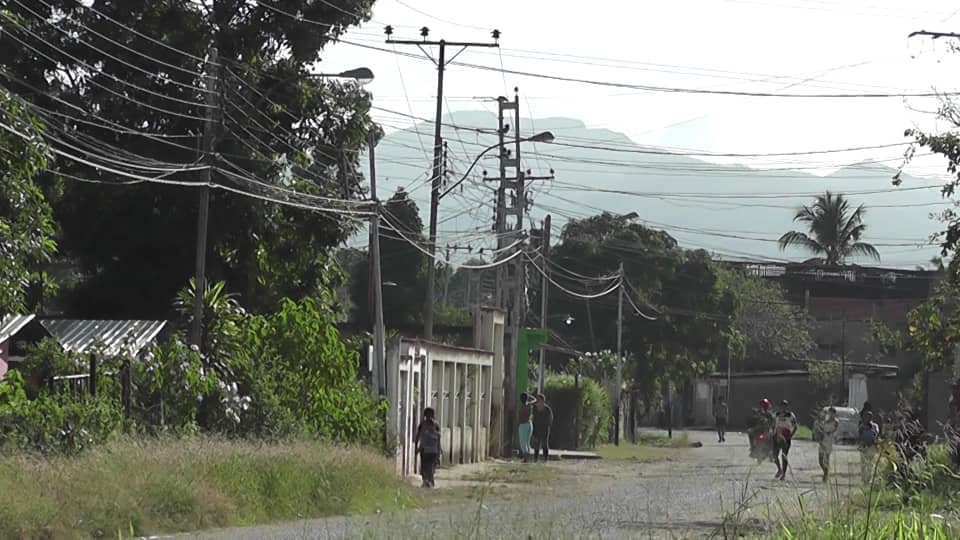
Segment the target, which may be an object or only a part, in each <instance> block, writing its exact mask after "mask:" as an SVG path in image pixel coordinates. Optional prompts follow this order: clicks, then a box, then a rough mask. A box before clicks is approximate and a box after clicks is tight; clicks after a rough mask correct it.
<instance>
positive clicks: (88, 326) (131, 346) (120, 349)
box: [40, 319, 167, 356]
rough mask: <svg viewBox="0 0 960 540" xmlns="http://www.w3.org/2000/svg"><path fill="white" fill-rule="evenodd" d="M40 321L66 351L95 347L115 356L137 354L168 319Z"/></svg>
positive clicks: (83, 350) (88, 349) (80, 351)
mask: <svg viewBox="0 0 960 540" xmlns="http://www.w3.org/2000/svg"><path fill="white" fill-rule="evenodd" d="M40 324H42V325H43V327H44V328H46V329H47V331H48V332H50V334H51V335H53V337H55V338H56V339H57V341H58V342H60V346H61V347H63V348H64V350H66V351H70V352H76V353H81V354H83V353H87V352H93V351H94V350H96V351H98V352H102V353H103V354H105V355H108V356H114V355H119V354H122V353H127V354H130V355H135V354H137V353H139V352H140V351H141V350H143V348H144V347H146V346H147V345H149V344H150V342H151V341H153V339H154V338H156V337H157V334H159V333H160V331H161V330H163V327H164V326H166V324H167V322H166V321H103V320H74V319H46V320H41V321H40Z"/></svg>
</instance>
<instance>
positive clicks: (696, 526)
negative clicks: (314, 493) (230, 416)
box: [187, 433, 859, 540]
mask: <svg viewBox="0 0 960 540" xmlns="http://www.w3.org/2000/svg"><path fill="white" fill-rule="evenodd" d="M691 438H692V439H693V440H698V441H700V442H702V443H703V447H702V448H695V449H685V450H676V451H675V452H674V454H675V455H673V456H672V459H671V460H670V461H663V462H656V463H628V462H612V461H595V462H573V463H559V464H555V465H551V466H552V467H557V468H558V471H557V473H558V475H559V477H558V479H557V480H556V482H554V484H555V485H554V486H552V488H551V487H544V486H540V487H536V489H534V490H532V491H526V492H520V493H521V494H520V495H519V496H513V497H510V498H509V499H508V500H498V496H497V495H491V496H488V497H486V498H484V499H483V500H482V501H474V502H469V503H463V504H457V505H456V506H454V507H452V508H444V509H435V510H426V511H419V512H409V513H405V514H400V515H380V516H372V517H351V518H328V519H320V520H308V521H301V522H296V523H287V524H282V525H275V526H269V527H256V528H246V529H231V530H223V531H212V532H206V533H202V534H196V535H187V537H194V538H203V539H209V540H221V539H223V540H226V539H244V540H245V539H255V538H256V539H259V538H276V539H284V540H286V539H289V540H294V539H321V538H323V539H326V538H444V539H446V538H584V537H588V538H703V537H709V536H711V535H714V536H716V535H718V533H719V534H720V537H723V534H722V531H723V527H724V524H725V522H726V523H727V524H728V526H729V523H730V522H731V519H730V517H731V516H732V515H735V514H736V515H737V516H738V519H737V520H736V521H737V522H740V523H744V522H752V523H755V524H757V525H759V526H761V527H762V525H761V524H762V523H770V522H772V521H776V520H777V519H778V518H779V517H781V516H783V515H784V514H785V513H791V514H792V513H796V512H799V511H800V505H801V504H803V505H804V508H806V509H807V510H809V509H810V508H812V507H817V506H819V505H823V504H828V503H829V501H830V500H836V496H837V493H838V492H845V491H846V490H847V489H849V488H850V486H852V485H854V484H855V483H856V482H857V480H856V475H857V471H858V470H859V455H858V453H857V452H856V451H855V450H853V449H852V448H849V447H844V446H838V447H836V449H835V451H834V458H833V461H834V465H833V468H834V470H835V471H836V472H837V474H836V475H835V479H834V480H833V481H831V482H830V483H829V484H828V485H824V484H823V483H822V482H821V480H820V469H819V466H818V465H817V447H816V445H815V444H814V443H811V442H806V441H796V442H795V443H794V446H793V449H792V450H791V456H790V457H791V469H792V470H791V474H789V475H788V478H787V480H786V481H776V480H774V479H773V475H774V472H775V467H774V465H773V464H772V463H765V464H762V465H759V466H758V465H757V463H756V462H755V461H753V460H751V459H749V457H748V456H747V441H746V437H745V436H743V435H730V436H728V442H727V443H725V444H718V443H717V442H716V438H715V437H714V436H713V435H712V434H709V433H691ZM540 466H542V465H540ZM496 493H498V491H497V490H494V494H496ZM801 501H802V502H801ZM725 517H726V520H725Z"/></svg>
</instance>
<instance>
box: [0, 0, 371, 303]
mask: <svg viewBox="0 0 960 540" xmlns="http://www.w3.org/2000/svg"><path fill="white" fill-rule="evenodd" d="M372 4H373V1H372V0H349V1H341V2H338V3H337V5H333V4H331V3H329V2H313V1H306V0H294V1H288V2H283V6H282V8H272V7H270V6H268V5H267V4H265V3H257V2H246V1H243V0H218V1H217V2H213V3H211V2H178V1H172V0H158V1H144V0H131V1H125V2H96V3H93V4H92V5H91V4H87V3H84V2H76V1H75V0H45V1H43V2H8V3H6V4H5V6H4V8H3V10H2V12H0V17H2V18H3V29H4V30H3V32H2V33H0V49H2V50H4V51H5V54H4V55H2V57H0V72H3V75H4V77H3V78H4V85H5V86H6V87H7V88H9V89H10V90H11V91H12V92H14V93H15V94H17V95H20V96H23V97H24V98H25V99H26V101H28V102H29V103H30V109H31V112H33V113H34V114H36V115H38V116H39V117H40V118H41V119H42V120H43V121H44V122H45V124H46V125H47V130H46V139H47V142H48V143H49V144H50V145H51V146H53V147H55V148H56V149H57V150H58V151H60V152H61V156H60V158H59V159H58V160H57V162H56V163H55V164H54V168H55V169H56V172H57V173H59V174H60V175H61V176H62V177H63V178H65V179H67V181H66V182H65V184H64V186H65V187H64V190H63V196H62V197H61V198H60V199H59V200H57V201H56V202H55V215H56V218H57V220H58V222H59V223H60V225H61V234H60V244H61V248H62V252H63V254H65V255H66V256H68V257H70V258H71V259H72V260H73V261H75V265H76V268H77V270H78V272H79V273H80V274H81V275H82V276H83V279H82V280H81V281H80V283H79V285H78V286H77V287H76V289H75V290H73V291H71V294H70V296H69V300H70V302H69V309H70V310H71V311H74V312H76V313H78V314H82V315H83V316H102V317H128V316H137V317H157V316H164V315H166V314H168V310H169V306H170V300H171V298H173V297H174V295H175V293H176V291H177V290H178V289H179V288H181V287H182V286H184V285H185V284H186V282H187V279H188V278H189V277H190V276H191V275H192V273H193V268H194V252H195V240H194V239H195V230H196V226H197V218H196V215H197V202H196V201H197V191H196V190H194V189H190V188H189V187H184V186H182V185H176V186H169V185H161V184H159V183H158V182H159V181H161V180H162V181H174V182H181V183H182V182H199V181H201V180H202V179H203V178H202V172H201V170H200V167H198V165H200V164H202V163H207V164H212V165H213V166H214V167H215V170H214V172H213V177H212V181H213V182H214V183H216V184H218V185H219V186H224V188H221V189H216V190H213V192H212V194H211V204H210V208H211V210H210V232H209V242H208V245H209V246H210V249H209V259H208V274H209V277H210V279H211V280H220V279H223V280H225V281H226V282H227V283H228V284H229V286H230V289H231V290H234V291H237V292H238V293H239V294H240V296H241V297H242V298H243V301H244V305H246V306H248V307H249V308H250V309H252V310H254V311H264V310H267V309H271V308H272V307H273V306H274V305H276V303H277V302H278V301H279V299H280V298H282V297H287V296H290V297H294V298H297V297H301V296H304V295H308V294H311V293H313V292H315V291H316V290H317V288H319V287H321V286H322V285H323V282H324V280H325V279H326V274H327V272H328V270H329V267H330V260H329V259H328V258H327V256H326V252H327V251H328V249H329V248H330V247H331V246H334V245H337V244H339V243H341V242H342V241H343V240H344V239H345V238H346V237H347V236H348V235H349V234H351V233H352V232H353V231H354V230H355V224H354V221H352V220H350V219H343V216H339V215H333V214H331V213H329V212H316V211H313V212H311V211H306V210H304V209H303V208H301V207H302V206H320V205H318V204H317V201H318V200H320V199H317V198H316V197H320V196H322V197H329V198H338V199H344V198H346V199H349V198H356V197H357V195H358V194H359V193H360V187H359V184H358V182H356V178H357V177H358V175H359V169H358V156H359V154H358V150H359V149H360V148H362V146H363V145H364V144H365V141H366V134H367V130H368V128H369V125H370V119H369V115H368V111H369V106H370V98H369V95H368V94H367V93H366V92H364V91H363V90H362V89H360V88H359V87H358V86H357V85H355V84H352V83H345V84H341V83H336V82H330V81H325V80H322V79H321V78H319V77H312V76H310V75H309V68H310V67H311V66H312V65H313V64H315V63H316V62H317V61H319V60H320V56H321V53H322V51H323V48H324V47H325V46H326V45H327V44H328V43H330V41H331V40H332V39H334V38H336V37H337V36H340V35H342V34H343V33H344V32H346V30H347V28H349V27H350V26H353V25H356V24H358V23H360V22H362V21H364V20H367V19H368V18H369V14H370V8H371V6H372ZM210 45H215V46H216V47H217V50H218V57H217V59H216V60H213V59H212V58H209V56H208V53H209V47H210ZM207 118H212V125H213V126H214V131H215V132H217V133H219V136H217V137H215V138H214V140H213V148H214V151H213V152H212V153H210V154H204V153H201V152H198V149H199V148H200V143H201V138H202V136H203V134H204V131H205V128H204V122H205V119H207ZM89 163H96V164H97V165H98V166H99V167H98V168H93V167H90V166H89V165H88V164H89ZM182 169H185V171H183V172H178V171H179V170H182ZM144 178H146V179H147V180H150V181H144ZM78 179H79V180H83V181H84V182H80V181H78ZM229 190H232V191H229ZM292 190H296V191H297V192H298V193H302V194H306V195H298V197H299V198H297V199H296V200H293V199H294V198H293V197H292V196H291V195H290V192H291V191H292ZM236 191H242V192H245V193H246V194H247V195H241V194H238V193H236ZM311 197H313V198H311ZM263 199H274V200H283V201H286V202H288V203H289V202H294V203H299V206H301V207H291V206H284V205H280V204H274V203H270V202H267V201H265V200H263Z"/></svg>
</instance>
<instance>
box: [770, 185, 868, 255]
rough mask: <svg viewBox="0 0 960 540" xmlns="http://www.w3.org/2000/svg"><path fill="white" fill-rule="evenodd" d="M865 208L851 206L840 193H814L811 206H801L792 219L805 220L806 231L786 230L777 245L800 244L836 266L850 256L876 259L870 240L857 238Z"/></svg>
mask: <svg viewBox="0 0 960 540" xmlns="http://www.w3.org/2000/svg"><path fill="white" fill-rule="evenodd" d="M866 213H867V208H866V207H865V206H864V205H862V204H861V205H860V206H858V207H856V208H851V206H850V201H849V200H847V199H846V198H845V197H844V196H843V194H842V193H839V194H834V193H831V192H830V191H827V192H826V193H824V194H823V195H818V196H817V198H816V200H815V201H814V203H813V205H812V206H802V207H800V209H799V210H797V213H796V215H795V216H794V217H793V220H794V221H796V222H799V223H804V224H806V226H807V228H808V229H809V233H810V234H807V233H803V232H800V231H790V232H787V233H785V234H784V235H783V236H781V237H780V249H786V248H788V247H799V248H803V249H805V250H807V251H809V252H810V253H812V254H813V255H815V256H816V257H818V258H819V261H820V262H822V263H823V264H825V265H827V266H839V265H841V264H844V263H845V262H846V260H847V259H848V258H850V257H854V256H865V257H870V258H872V259H875V260H877V261H879V260H880V254H879V253H878V252H877V249H876V248H875V247H873V246H872V245H871V244H868V243H866V242H861V241H860V238H861V237H862V236H863V233H864V232H865V231H866V229H867V226H866V224H865V223H864V222H863V218H864V217H865V216H866Z"/></svg>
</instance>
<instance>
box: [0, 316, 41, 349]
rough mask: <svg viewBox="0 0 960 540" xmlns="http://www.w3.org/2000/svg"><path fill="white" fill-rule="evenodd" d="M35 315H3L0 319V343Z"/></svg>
mask: <svg viewBox="0 0 960 540" xmlns="http://www.w3.org/2000/svg"><path fill="white" fill-rule="evenodd" d="M36 317H37V316H36V315H4V316H3V318H2V319H0V343H3V342H4V341H6V340H8V339H10V336H12V335H14V334H16V333H17V332H19V331H20V330H21V329H22V328H23V327H24V326H26V325H27V324H29V323H30V321H32V320H33V319H35V318H36Z"/></svg>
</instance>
